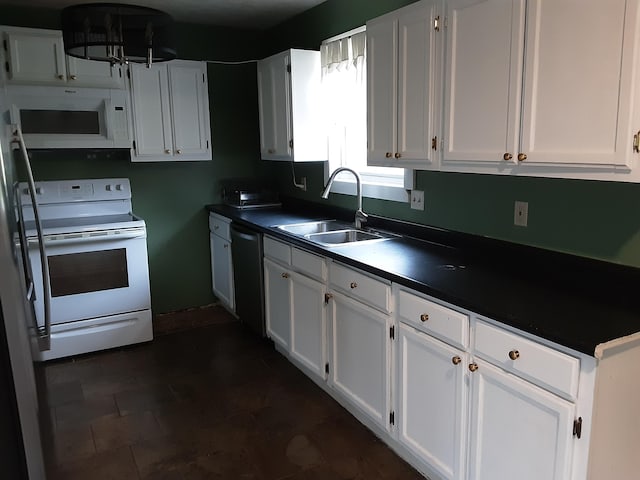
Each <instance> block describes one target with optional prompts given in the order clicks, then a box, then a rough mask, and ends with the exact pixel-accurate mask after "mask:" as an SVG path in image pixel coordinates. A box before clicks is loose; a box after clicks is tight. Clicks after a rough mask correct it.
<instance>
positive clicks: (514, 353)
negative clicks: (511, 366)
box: [509, 350, 520, 360]
mask: <svg viewBox="0 0 640 480" xmlns="http://www.w3.org/2000/svg"><path fill="white" fill-rule="evenodd" d="M509 358H510V359H511V360H517V359H519V358H520V352H519V351H518V350H511V351H510V352H509Z"/></svg>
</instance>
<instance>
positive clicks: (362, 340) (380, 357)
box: [329, 293, 390, 429]
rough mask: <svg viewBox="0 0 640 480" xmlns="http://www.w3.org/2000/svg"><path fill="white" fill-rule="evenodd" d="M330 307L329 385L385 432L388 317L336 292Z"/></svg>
mask: <svg viewBox="0 0 640 480" xmlns="http://www.w3.org/2000/svg"><path fill="white" fill-rule="evenodd" d="M331 305H332V311H331V364H330V366H329V371H330V382H331V385H332V386H333V388H335V389H336V390H337V391H338V392H339V393H340V394H341V395H342V396H344V397H345V398H346V399H347V400H348V401H349V402H350V403H351V404H352V405H354V406H355V407H356V408H358V409H359V410H361V411H362V412H363V413H365V414H366V415H368V416H369V417H370V418H371V419H372V420H373V421H374V422H376V423H377V424H378V425H380V426H381V427H382V428H384V429H388V427H389V412H390V390H389V378H390V370H389V357H390V338H389V317H388V316H387V315H383V314H381V313H379V312H377V311H375V310H373V309H371V308H369V307H367V306H365V305H363V304H361V303H359V302H356V301H354V300H351V299H350V298H348V297H346V296H344V295H341V294H338V293H336V294H334V296H333V300H332V301H331Z"/></svg>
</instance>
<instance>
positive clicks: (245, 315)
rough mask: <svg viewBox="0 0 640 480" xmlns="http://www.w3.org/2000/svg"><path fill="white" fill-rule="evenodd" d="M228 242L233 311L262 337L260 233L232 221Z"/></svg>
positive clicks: (263, 322)
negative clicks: (231, 274) (229, 241)
mask: <svg viewBox="0 0 640 480" xmlns="http://www.w3.org/2000/svg"><path fill="white" fill-rule="evenodd" d="M231 245H232V248H231V259H232V263H233V286H234V289H235V296H236V314H237V315H238V317H239V318H240V321H241V322H242V323H244V324H245V325H247V326H248V327H249V328H251V329H252V330H253V331H255V332H256V333H257V334H259V335H260V336H262V337H264V336H265V320H264V318H265V317H264V281H263V272H262V234H261V233H258V232H255V231H253V230H250V229H248V228H245V227H243V226H241V225H238V224H236V223H232V224H231Z"/></svg>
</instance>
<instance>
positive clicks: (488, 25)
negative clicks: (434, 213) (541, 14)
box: [442, 0, 525, 169]
mask: <svg viewBox="0 0 640 480" xmlns="http://www.w3.org/2000/svg"><path fill="white" fill-rule="evenodd" d="M524 13H525V12H524V0H508V1H505V0H450V1H449V2H447V21H448V25H447V28H446V30H447V52H446V66H445V83H444V85H445V87H444V90H445V108H444V117H445V118H444V119H445V122H444V151H443V161H442V164H443V167H444V168H445V169H446V167H447V165H449V166H451V165H453V164H456V163H457V164H460V163H464V162H472V163H473V162H485V163H486V162H494V163H495V164H496V165H500V162H503V163H506V162H505V161H504V160H503V158H504V155H505V154H507V155H511V158H512V163H513V161H514V159H515V158H516V157H517V145H518V133H519V132H518V127H519V125H520V97H521V89H522V62H523V59H522V57H523V50H524V47H523V41H524ZM507 158H509V157H508V156H507Z"/></svg>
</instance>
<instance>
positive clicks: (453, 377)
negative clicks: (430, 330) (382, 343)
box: [397, 323, 468, 480]
mask: <svg viewBox="0 0 640 480" xmlns="http://www.w3.org/2000/svg"><path fill="white" fill-rule="evenodd" d="M398 340H399V343H398V353H399V355H398V358H399V360H398V379H397V382H398V384H397V385H398V412H397V416H398V440H399V441H400V443H401V444H402V445H404V446H405V447H407V448H408V449H409V450H410V451H411V452H412V453H413V454H414V455H416V457H418V458H420V459H422V460H423V461H424V462H425V464H426V465H427V466H428V467H429V468H431V469H434V470H436V471H437V472H438V473H439V474H440V475H441V476H442V478H445V479H447V480H454V479H455V480H460V479H463V478H464V471H465V470H464V465H465V453H466V450H465V444H464V442H461V441H460V440H461V439H463V438H465V437H466V417H467V415H466V413H467V398H468V394H467V391H468V385H467V382H466V376H465V371H466V368H467V363H468V362H467V354H466V353H464V352H463V351H461V350H459V349H457V348H454V347H451V346H449V345H447V344H445V343H443V342H441V341H439V340H436V339H435V338H433V337H431V336H430V335H427V334H425V333H422V332H420V331H418V330H416V329H415V328H413V327H411V326H408V325H405V324H404V323H400V324H399V337H398Z"/></svg>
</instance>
